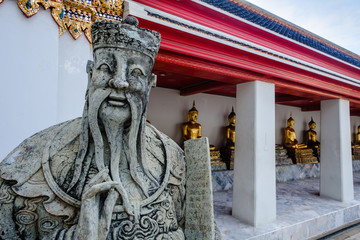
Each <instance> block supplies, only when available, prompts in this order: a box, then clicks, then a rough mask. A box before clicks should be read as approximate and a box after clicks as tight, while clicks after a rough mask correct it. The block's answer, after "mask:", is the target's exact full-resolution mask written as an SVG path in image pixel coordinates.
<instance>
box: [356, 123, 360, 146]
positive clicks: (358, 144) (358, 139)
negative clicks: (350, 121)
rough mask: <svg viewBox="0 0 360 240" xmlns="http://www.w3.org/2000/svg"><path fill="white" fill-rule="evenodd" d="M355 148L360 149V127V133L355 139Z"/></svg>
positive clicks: (359, 129) (359, 132) (359, 128)
mask: <svg viewBox="0 0 360 240" xmlns="http://www.w3.org/2000/svg"><path fill="white" fill-rule="evenodd" d="M355 147H357V148H360V125H359V126H358V132H357V134H356V138H355Z"/></svg>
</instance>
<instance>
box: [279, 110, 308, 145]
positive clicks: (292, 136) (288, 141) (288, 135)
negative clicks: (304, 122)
mask: <svg viewBox="0 0 360 240" xmlns="http://www.w3.org/2000/svg"><path fill="white" fill-rule="evenodd" d="M287 124H288V126H287V128H285V141H284V146H285V147H286V148H295V149H297V148H300V149H301V148H307V146H306V145H305V144H300V143H298V140H297V139H296V133H295V130H294V129H293V127H294V125H295V120H294V119H293V118H292V114H290V118H289V119H288V120H287Z"/></svg>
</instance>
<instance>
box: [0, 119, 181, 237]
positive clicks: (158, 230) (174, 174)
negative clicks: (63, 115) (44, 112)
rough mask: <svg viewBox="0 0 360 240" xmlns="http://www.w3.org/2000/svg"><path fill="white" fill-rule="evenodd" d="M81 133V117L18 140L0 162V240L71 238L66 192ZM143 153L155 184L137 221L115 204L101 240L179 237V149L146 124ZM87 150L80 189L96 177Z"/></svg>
mask: <svg viewBox="0 0 360 240" xmlns="http://www.w3.org/2000/svg"><path fill="white" fill-rule="evenodd" d="M81 131H82V121H81V118H78V119H75V120H72V121H68V122H65V123H61V124H58V125H55V126H53V127H50V128H48V129H45V130H43V131H41V132H39V133H37V134H35V135H33V136H31V137H29V138H28V139H26V140H25V141H23V142H22V143H21V144H20V145H19V146H18V147H17V148H15V149H14V150H13V151H12V152H11V153H10V154H9V155H8V156H7V157H6V158H5V159H4V160H3V161H2V162H1V163H0V219H1V220H0V239H72V236H73V234H74V232H75V229H76V227H77V221H78V217H79V212H80V206H81V196H80V197H79V196H76V194H72V192H71V191H67V189H68V187H69V184H70V182H71V179H72V177H73V173H74V167H75V166H74V165H75V159H76V156H77V153H78V151H79V149H80V148H79V144H80V140H79V139H80V134H81ZM90 145H91V144H90ZM90 148H91V147H90ZM145 149H146V154H145V156H146V162H147V166H149V172H150V174H151V175H152V176H153V177H154V178H155V179H156V180H157V181H158V182H159V186H158V187H157V188H156V189H151V192H149V197H148V198H146V199H144V200H143V201H142V202H141V203H140V206H138V209H139V212H138V214H139V215H138V216H137V217H133V216H129V215H128V214H127V213H126V211H124V208H123V206H121V204H120V205H116V206H115V208H114V212H113V215H112V222H111V227H110V233H109V235H108V238H107V239H135V238H137V239H184V234H183V226H184V198H185V187H184V185H185V170H186V169H185V160H184V154H183V151H182V150H181V149H180V148H179V147H178V145H177V144H176V143H175V142H173V141H172V140H171V139H170V138H168V137H167V136H165V135H164V134H162V133H160V132H159V131H158V130H156V129H155V128H154V127H153V126H151V125H150V124H146V127H145ZM88 151H89V153H87V155H86V157H88V158H91V159H90V161H91V164H90V167H89V168H88V169H87V170H86V172H85V173H83V174H86V177H85V178H86V182H85V188H86V183H87V182H88V181H89V180H90V179H91V177H92V176H94V175H96V174H97V173H98V170H97V168H96V167H95V166H96V164H95V160H94V154H91V153H90V152H91V149H90V150H88ZM92 151H94V150H92ZM86 157H85V158H86ZM125 189H126V188H125ZM119 201H121V200H119Z"/></svg>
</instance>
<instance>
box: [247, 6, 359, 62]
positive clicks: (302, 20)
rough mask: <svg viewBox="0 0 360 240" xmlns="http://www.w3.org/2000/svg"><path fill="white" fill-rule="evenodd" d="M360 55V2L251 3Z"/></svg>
mask: <svg viewBox="0 0 360 240" xmlns="http://www.w3.org/2000/svg"><path fill="white" fill-rule="evenodd" d="M247 1H248V2H250V3H252V4H255V5H257V6H258V7H260V8H263V9H265V10H267V11H269V12H271V13H273V14H275V15H277V16H279V17H281V18H283V19H286V20H287V21H290V22H292V23H294V24H296V25H298V26H300V27H302V28H305V29H306V30H308V31H310V32H313V33H315V34H317V35H319V36H321V37H323V38H325V39H327V40H329V41H331V42H333V43H335V44H337V45H339V46H341V47H343V48H345V49H347V50H350V51H352V52H354V53H356V54H358V55H360V0H247Z"/></svg>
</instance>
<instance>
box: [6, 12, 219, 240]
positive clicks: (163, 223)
mask: <svg viewBox="0 0 360 240" xmlns="http://www.w3.org/2000/svg"><path fill="white" fill-rule="evenodd" d="M92 40H93V50H94V62H91V61H89V63H88V66H87V72H88V76H89V79H88V91H87V94H86V103H85V107H84V112H83V116H82V118H78V119H74V120H71V121H68V122H65V123H61V124H58V125H55V126H52V127H50V128H48V129H45V130H43V131H41V132H39V133H37V134H35V135H33V136H31V137H30V138H28V139H26V140H25V141H23V142H22V143H21V144H20V145H19V146H18V147H17V148H15V149H14V150H13V151H12V152H11V153H10V154H9V155H8V156H7V157H6V158H5V159H4V160H2V161H1V162H0V239H71V240H73V239H84V240H85V239H86V240H101V239H104V240H105V239H106V240H115V239H119V240H120V239H177V240H181V239H185V235H184V232H185V231H186V229H185V226H186V225H188V224H187V223H186V221H187V220H186V219H191V220H192V221H193V222H194V221H195V218H196V216H195V215H193V216H192V217H191V216H190V215H189V216H186V218H185V206H186V205H187V204H186V201H187V199H191V198H197V197H198V194H200V196H201V198H205V197H206V196H205V195H206V194H210V195H211V191H210V192H209V191H208V192H204V193H203V192H197V191H193V190H192V191H190V189H191V188H190V189H189V190H187V186H186V184H187V182H186V175H187V170H186V163H185V157H184V152H183V150H182V149H181V148H180V147H179V146H178V145H177V144H176V143H175V142H174V141H172V140H171V139H170V138H168V137H167V136H165V135H164V134H163V133H161V132H159V131H158V130H157V129H155V128H154V127H153V126H152V125H151V124H148V123H146V106H147V102H148V97H149V93H150V89H151V87H152V86H153V85H155V81H156V78H155V77H154V75H153V74H152V73H151V71H152V67H153V64H154V60H155V57H156V54H157V51H158V48H159V44H160V35H159V34H158V33H156V32H153V31H150V30H146V29H142V28H139V27H138V26H137V20H136V19H134V18H132V19H130V20H129V19H127V20H125V21H124V23H123V24H120V23H109V22H97V23H95V24H94V25H93V27H92ZM198 170H199V171H203V170H202V169H198ZM189 186H191V184H190V183H189ZM209 186H210V188H211V184H210V185H209ZM204 194H205V195H204ZM208 197H209V198H211V197H212V196H208ZM208 207H209V209H210V207H211V211H213V210H212V203H211V204H209V205H208ZM212 218H213V215H212ZM209 220H210V219H209ZM189 221H190V220H189ZM212 222H214V220H212ZM204 230H205V229H204ZM187 239H196V238H193V237H191V236H189V237H187ZM203 239H213V238H203Z"/></svg>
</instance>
